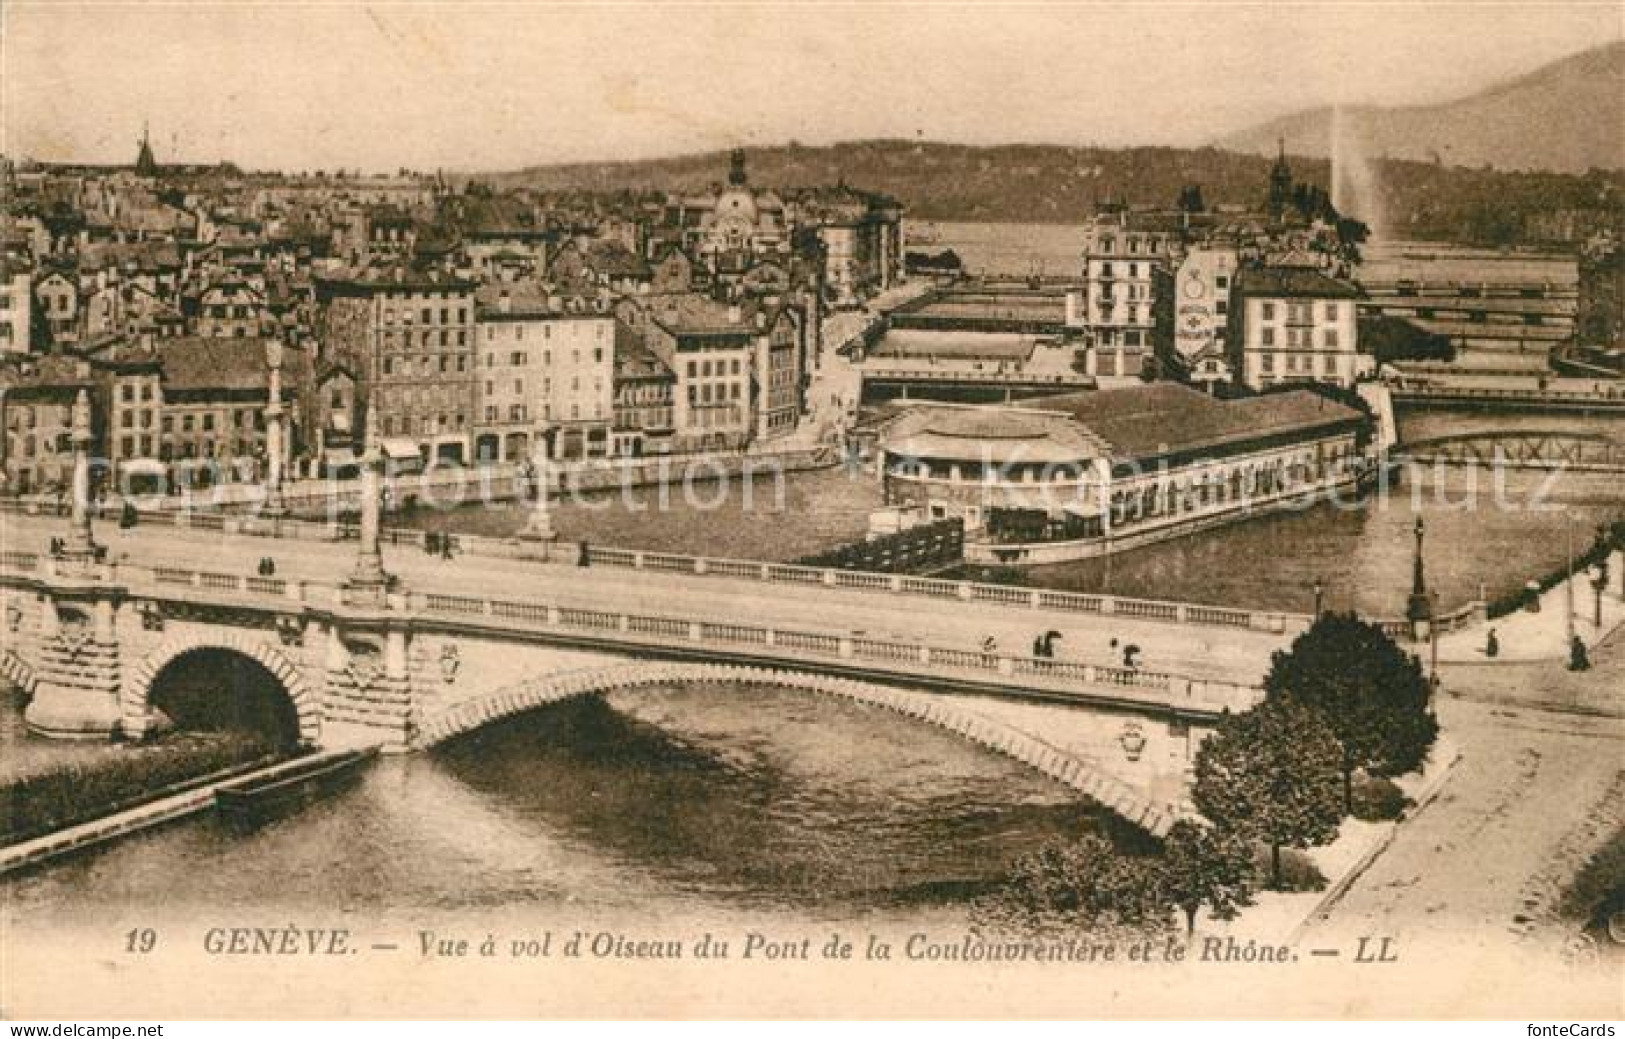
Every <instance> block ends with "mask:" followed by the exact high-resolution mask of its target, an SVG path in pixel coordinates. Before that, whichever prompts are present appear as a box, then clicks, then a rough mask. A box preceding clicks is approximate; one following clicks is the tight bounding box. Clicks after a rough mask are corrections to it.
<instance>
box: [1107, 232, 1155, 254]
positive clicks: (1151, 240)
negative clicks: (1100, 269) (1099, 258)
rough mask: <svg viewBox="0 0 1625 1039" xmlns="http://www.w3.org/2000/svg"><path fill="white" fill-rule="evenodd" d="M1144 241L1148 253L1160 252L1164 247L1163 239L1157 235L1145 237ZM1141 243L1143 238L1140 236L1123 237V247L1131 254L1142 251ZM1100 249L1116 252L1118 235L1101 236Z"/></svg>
mask: <svg viewBox="0 0 1625 1039" xmlns="http://www.w3.org/2000/svg"><path fill="white" fill-rule="evenodd" d="M1143 241H1144V246H1145V251H1146V252H1147V253H1158V252H1161V251H1162V249H1163V240H1162V239H1160V238H1157V237H1155V236H1150V237H1147V238H1145V239H1144V240H1143ZM1141 243H1142V240H1141V239H1140V238H1139V237H1138V236H1136V235H1129V236H1128V237H1126V238H1124V239H1123V248H1124V249H1125V250H1127V251H1128V253H1129V254H1130V255H1133V254H1135V253H1138V252H1139V251H1140V246H1141ZM1100 251H1101V252H1103V253H1111V252H1116V251H1117V239H1116V237H1114V236H1112V235H1106V236H1104V237H1103V238H1101V239H1100Z"/></svg>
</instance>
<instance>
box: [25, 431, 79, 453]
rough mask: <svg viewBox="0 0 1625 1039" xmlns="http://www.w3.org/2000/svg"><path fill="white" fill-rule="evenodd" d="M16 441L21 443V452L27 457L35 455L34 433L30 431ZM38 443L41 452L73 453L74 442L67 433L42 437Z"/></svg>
mask: <svg viewBox="0 0 1625 1039" xmlns="http://www.w3.org/2000/svg"><path fill="white" fill-rule="evenodd" d="M16 442H17V443H18V444H20V445H21V453H22V454H23V455H24V456H25V457H28V458H32V457H33V456H34V445H35V440H34V434H32V433H29V434H27V435H25V436H22V437H18V438H17V441H16ZM38 443H39V447H40V453H41V454H59V455H66V454H72V453H73V444H72V442H71V440H70V438H69V437H68V434H66V433H58V434H56V435H55V436H44V437H40V438H39V441H38Z"/></svg>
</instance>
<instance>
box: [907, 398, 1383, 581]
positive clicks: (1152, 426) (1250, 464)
mask: <svg viewBox="0 0 1625 1039" xmlns="http://www.w3.org/2000/svg"><path fill="white" fill-rule="evenodd" d="M1367 421H1368V420H1367V419H1366V416H1365V415H1363V414H1362V413H1361V412H1359V411H1356V410H1354V409H1353V408H1350V407H1347V406H1345V405H1342V404H1339V403H1337V402H1335V401H1332V400H1329V399H1327V398H1325V397H1323V396H1321V395H1319V394H1317V393H1315V392H1313V391H1310V390H1290V391H1285V392H1279V393H1270V394H1266V395H1263V396H1258V397H1248V398H1243V399H1240V400H1219V399H1215V398H1213V397H1210V396H1208V395H1206V394H1204V393H1201V392H1199V391H1197V390H1193V389H1190V388H1189V387H1186V386H1183V385H1179V384H1176V383H1157V384H1153V385H1149V386H1137V387H1129V388H1124V389H1115V390H1103V391H1100V392H1086V393H1074V394H1066V395H1062V396H1055V397H1046V398H1043V399H1042V400H1036V401H1029V402H1024V403H1016V404H1004V405H980V406H969V405H956V404H937V403H922V404H920V405H917V406H915V407H912V408H910V409H908V410H907V411H905V412H903V413H902V414H900V415H899V416H897V417H896V418H895V419H893V420H892V421H891V422H890V423H889V424H888V425H887V427H886V429H885V430H884V432H883V433H882V435H881V437H880V442H879V446H880V452H881V454H880V473H881V479H882V480H883V481H884V489H885V499H886V503H887V504H888V505H891V506H913V507H917V508H918V509H920V510H921V511H922V512H923V513H924V515H925V517H926V518H930V519H942V518H949V517H955V516H957V517H961V518H963V519H964V521H965V557H966V559H967V560H969V561H972V562H996V563H1054V562H1063V561H1066V560H1073V559H1086V558H1090V557H1093V556H1099V555H1105V554H1108V553H1110V552H1114V551H1122V550H1125V549H1129V548H1137V547H1139V546H1141V545H1146V544H1150V543H1152V542H1155V541H1161V540H1165V539H1167V538H1171V537H1177V536H1180V535H1183V534H1187V533H1191V532H1193V531H1196V530H1201V529H1204V528H1206V527H1210V526H1215V525H1217V524H1219V523H1224V522H1228V521H1230V520H1233V519H1236V518H1239V517H1241V516H1245V515H1257V514H1260V513H1264V512H1271V511H1277V510H1280V509H1284V508H1290V507H1294V506H1299V505H1303V504H1306V503H1308V502H1312V501H1315V500H1321V499H1324V498H1327V497H1329V496H1331V495H1333V494H1336V493H1339V492H1342V491H1345V490H1353V489H1355V488H1356V487H1357V486H1358V485H1360V484H1361V483H1362V482H1363V481H1364V480H1365V479H1366V478H1367V477H1368V476H1369V475H1371V474H1372V472H1373V468H1372V463H1371V462H1370V460H1369V459H1368V457H1367V455H1366V444H1367V441H1368V439H1369V437H1368V427H1367Z"/></svg>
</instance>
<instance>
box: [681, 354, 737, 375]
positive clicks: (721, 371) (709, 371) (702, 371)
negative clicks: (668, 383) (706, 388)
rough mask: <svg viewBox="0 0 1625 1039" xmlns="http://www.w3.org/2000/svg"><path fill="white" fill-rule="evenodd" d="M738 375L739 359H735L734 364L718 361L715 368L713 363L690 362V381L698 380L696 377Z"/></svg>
mask: <svg viewBox="0 0 1625 1039" xmlns="http://www.w3.org/2000/svg"><path fill="white" fill-rule="evenodd" d="M738 374H739V358H737V357H736V358H734V359H733V361H732V362H728V361H717V362H715V367H714V368H713V366H712V362H711V361H690V362H688V377H689V378H690V379H693V378H696V377H708V376H711V375H738Z"/></svg>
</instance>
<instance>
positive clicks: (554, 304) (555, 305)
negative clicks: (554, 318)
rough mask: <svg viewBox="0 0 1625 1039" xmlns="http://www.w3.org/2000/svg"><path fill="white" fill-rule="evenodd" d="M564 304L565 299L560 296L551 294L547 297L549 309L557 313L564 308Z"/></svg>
mask: <svg viewBox="0 0 1625 1039" xmlns="http://www.w3.org/2000/svg"><path fill="white" fill-rule="evenodd" d="M563 306H564V301H563V300H562V299H560V298H559V297H558V296H549V297H547V309H548V310H550V311H552V312H554V313H555V314H556V313H558V312H559V311H560V310H561V309H563Z"/></svg>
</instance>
